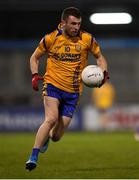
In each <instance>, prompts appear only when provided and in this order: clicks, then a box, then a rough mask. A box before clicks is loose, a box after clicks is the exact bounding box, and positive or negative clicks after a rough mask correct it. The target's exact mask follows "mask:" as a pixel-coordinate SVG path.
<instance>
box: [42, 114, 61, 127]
mask: <svg viewBox="0 0 139 180" xmlns="http://www.w3.org/2000/svg"><path fill="white" fill-rule="evenodd" d="M57 121H58V119H57V118H56V117H52V118H47V119H46V120H45V121H44V124H47V125H49V126H50V129H51V128H52V127H53V126H54V125H55V124H56V123H57Z"/></svg>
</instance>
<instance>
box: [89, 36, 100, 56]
mask: <svg viewBox="0 0 139 180" xmlns="http://www.w3.org/2000/svg"><path fill="white" fill-rule="evenodd" d="M90 50H91V52H92V53H93V55H94V56H96V55H97V54H98V53H99V52H100V46H99V44H98V43H97V41H96V40H95V38H93V37H92V39H91V46H90Z"/></svg>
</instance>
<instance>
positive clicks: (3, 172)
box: [0, 132, 139, 179]
mask: <svg viewBox="0 0 139 180" xmlns="http://www.w3.org/2000/svg"><path fill="white" fill-rule="evenodd" d="M34 137H35V134H31V133H17V134H16V133H7V134H6V133H1V134H0V178H1V179H2V178H3V179H9V178H11V179H16V178H19V179H21V178H22V179H32V178H34V179H41V178H42V179H63V178H64V179H77V178H78V179H98V178H99V179H115V178H116V179H138V178H139V155H138V154H139V142H137V141H135V140H134V137H133V133H132V132H123V133H91V132H90V133H86V132H80V133H79V132H78V133H77V132H71V133H69V132H68V133H66V134H65V135H64V137H63V139H62V140H61V141H59V142H58V143H53V142H51V143H50V146H49V149H48V151H47V152H46V153H45V154H40V157H39V163H38V166H37V168H36V169H35V170H33V171H31V172H28V171H27V170H25V162H26V160H27V159H28V157H29V154H30V152H31V148H32V144H33V142H34Z"/></svg>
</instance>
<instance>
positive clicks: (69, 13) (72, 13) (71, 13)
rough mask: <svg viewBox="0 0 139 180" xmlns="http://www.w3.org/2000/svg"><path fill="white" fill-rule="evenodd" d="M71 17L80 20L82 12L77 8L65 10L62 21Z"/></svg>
mask: <svg viewBox="0 0 139 180" xmlns="http://www.w3.org/2000/svg"><path fill="white" fill-rule="evenodd" d="M69 16H74V17H76V18H80V17H81V12H80V10H79V9H78V8H75V7H68V8H65V9H64V10H63V12H62V15H61V20H66V19H67V18H68V17H69Z"/></svg>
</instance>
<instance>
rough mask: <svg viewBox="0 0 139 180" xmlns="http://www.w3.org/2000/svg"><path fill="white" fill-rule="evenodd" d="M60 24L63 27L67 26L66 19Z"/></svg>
mask: <svg viewBox="0 0 139 180" xmlns="http://www.w3.org/2000/svg"><path fill="white" fill-rule="evenodd" d="M60 24H61V27H62V28H63V27H64V26H65V24H66V21H65V20H62V21H61V23H60Z"/></svg>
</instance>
